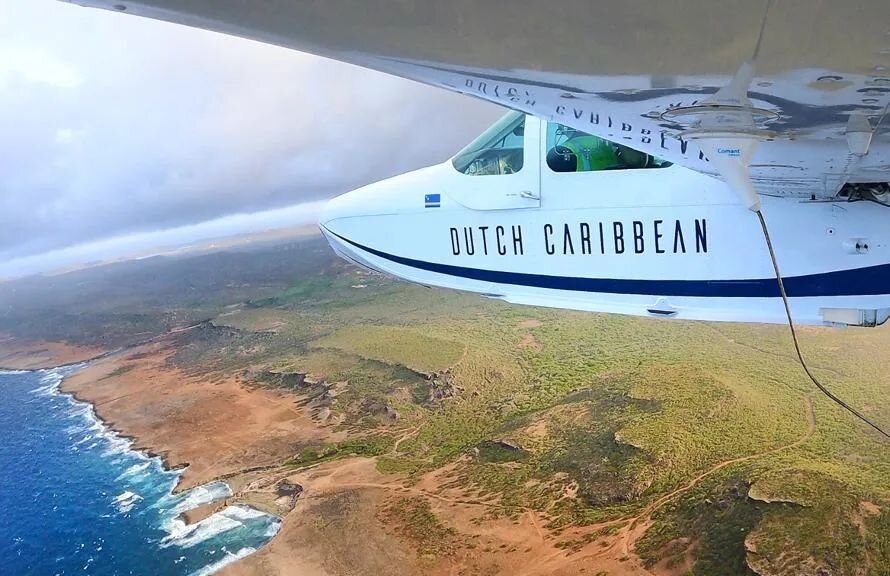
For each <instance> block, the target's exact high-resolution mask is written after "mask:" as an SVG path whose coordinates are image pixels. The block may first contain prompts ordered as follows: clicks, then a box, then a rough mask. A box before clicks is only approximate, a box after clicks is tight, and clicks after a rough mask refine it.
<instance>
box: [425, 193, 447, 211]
mask: <svg viewBox="0 0 890 576" xmlns="http://www.w3.org/2000/svg"><path fill="white" fill-rule="evenodd" d="M423 205H424V207H426V208H438V207H439V206H441V205H442V195H441V194H427V195H425V196H424V197H423Z"/></svg>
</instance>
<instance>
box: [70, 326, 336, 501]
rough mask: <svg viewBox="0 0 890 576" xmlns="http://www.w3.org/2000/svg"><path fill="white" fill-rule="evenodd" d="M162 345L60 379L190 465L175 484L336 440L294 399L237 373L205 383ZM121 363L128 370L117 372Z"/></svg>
mask: <svg viewBox="0 0 890 576" xmlns="http://www.w3.org/2000/svg"><path fill="white" fill-rule="evenodd" d="M168 353H169V352H168V350H166V349H165V348H164V346H163V344H160V343H155V344H150V345H147V346H145V347H142V348H139V349H134V350H133V351H131V352H129V353H128V354H127V355H126V356H123V357H117V358H107V359H104V360H100V361H98V362H96V363H95V364H94V365H92V366H90V367H88V368H87V369H85V370H83V371H81V372H78V373H77V374H75V375H72V376H71V377H69V378H66V379H65V381H64V382H63V384H62V389H63V390H64V391H65V392H70V393H73V394H75V396H77V397H78V398H80V399H83V400H86V401H88V402H91V403H93V404H94V405H95V407H96V413H97V415H98V416H99V417H100V418H102V420H104V421H105V422H106V423H108V424H109V425H110V426H111V427H112V428H113V429H115V430H117V431H119V432H120V433H122V434H124V435H126V436H129V437H131V438H134V439H135V447H136V448H139V449H145V450H147V451H149V452H151V453H153V454H158V455H160V456H162V457H163V458H164V459H165V461H166V463H167V465H168V466H171V467H180V466H185V465H188V469H187V470H186V472H185V474H184V475H183V476H182V479H181V481H180V486H179V489H183V490H184V489H187V488H190V487H193V486H196V485H198V484H203V483H205V482H209V481H211V480H213V479H216V478H219V477H222V476H226V475H229V474H233V473H236V472H239V471H242V470H245V469H250V468H254V467H259V466H270V465H277V464H279V463H280V462H281V461H283V460H285V459H286V458H288V457H290V456H292V455H293V454H295V453H296V452H297V451H298V450H300V449H301V447H304V446H306V445H311V444H319V443H321V442H332V441H337V440H339V439H341V437H342V433H334V432H333V431H331V430H330V429H328V428H324V427H322V426H319V425H318V424H316V423H315V422H314V421H313V420H312V418H311V416H310V415H309V414H307V413H306V411H304V410H302V409H301V408H300V407H299V406H298V405H297V404H296V401H297V398H296V397H294V396H293V395H289V394H286V393H284V392H279V391H275V390H267V389H257V388H248V387H246V386H244V385H243V384H242V383H241V382H240V380H239V378H238V377H237V376H227V377H225V378H221V379H217V380H213V381H208V380H206V379H200V378H190V377H188V376H186V375H184V374H183V373H181V372H180V371H178V370H176V369H175V368H171V367H169V366H167V365H166V363H165V361H166V358H167V355H168ZM124 366H127V367H132V368H131V369H129V371H126V372H123V373H121V374H118V375H115V374H114V371H115V370H116V369H118V368H122V367H124Z"/></svg>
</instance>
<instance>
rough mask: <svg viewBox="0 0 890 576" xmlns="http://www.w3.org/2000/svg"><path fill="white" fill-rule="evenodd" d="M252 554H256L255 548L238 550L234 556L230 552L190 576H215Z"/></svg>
mask: <svg viewBox="0 0 890 576" xmlns="http://www.w3.org/2000/svg"><path fill="white" fill-rule="evenodd" d="M254 552H256V548H251V547H249V546H248V547H245V548H242V549H240V550H238V551H237V552H235V553H234V554H232V553H231V552H226V555H225V556H223V558H222V559H220V560H217V561H216V562H214V563H212V564H208V565H207V566H204V567H203V568H201V569H200V570H197V571H195V572H192V576H210V574H215V573H216V572H219V571H220V570H222V569H223V568H225V567H226V566H228V565H229V564H231V563H232V562H237V561H238V560H240V559H242V558H244V557H246V556H250V555H251V554H253V553H254Z"/></svg>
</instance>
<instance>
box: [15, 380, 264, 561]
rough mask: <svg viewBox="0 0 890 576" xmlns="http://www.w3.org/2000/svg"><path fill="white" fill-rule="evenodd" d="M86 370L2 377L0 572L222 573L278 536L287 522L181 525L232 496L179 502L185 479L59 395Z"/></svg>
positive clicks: (259, 516)
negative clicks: (193, 512)
mask: <svg viewBox="0 0 890 576" xmlns="http://www.w3.org/2000/svg"><path fill="white" fill-rule="evenodd" d="M77 368H78V367H67V368H57V369H54V370H41V371H35V372H2V371H0V514H2V520H0V574H4V575H5V574H10V575H25V574H40V575H43V574H48V575H52V574H212V573H213V572H215V571H217V570H219V569H221V568H222V567H223V566H225V565H227V564H229V563H231V562H234V561H235V560H237V559H238V558H241V557H244V556H246V555H248V554H251V553H253V552H254V551H256V550H257V549H258V548H259V547H260V546H262V545H263V544H264V543H266V542H268V541H269V539H271V538H272V536H274V535H275V533H276V532H277V531H278V529H279V527H280V525H281V521H280V519H279V518H277V517H275V516H271V515H268V514H265V513H263V512H260V511H258V510H256V509H253V508H249V507H247V506H237V505H236V506H228V507H226V508H224V509H223V510H222V511H220V512H218V513H216V514H214V515H213V516H211V517H209V518H207V519H206V520H203V521H201V522H199V523H197V524H195V525H193V526H188V527H187V526H186V525H185V523H184V522H182V521H181V520H178V519H177V516H178V515H179V514H180V513H181V512H182V511H183V510H187V509H190V508H194V507H196V506H199V505H201V504H204V503H207V502H211V501H215V500H219V499H222V498H226V497H227V496H229V495H230V494H231V490H230V489H229V487H228V486H227V485H226V484H225V483H223V482H212V483H210V484H206V485H204V486H199V487H197V488H194V489H192V490H189V491H187V492H183V493H180V494H176V495H174V494H173V493H172V490H173V487H174V486H175V485H176V482H177V479H178V477H179V475H180V474H181V473H182V471H181V470H166V469H165V468H164V467H163V463H162V462H161V460H160V459H159V458H153V457H149V456H147V455H145V454H143V453H141V452H136V451H133V450H131V442H130V441H129V440H127V439H125V438H122V437H120V436H118V435H117V434H115V433H114V432H112V431H110V430H109V429H108V428H107V427H106V426H105V425H104V424H103V423H102V422H100V421H99V420H98V419H97V418H96V415H95V413H94V411H93V407H92V405H90V404H87V403H84V402H79V401H77V400H75V399H74V398H73V397H71V396H70V395H68V394H63V393H60V392H59V383H60V382H61V381H62V378H63V377H64V376H65V375H66V374H68V373H70V372H72V371H74V370H76V369H77Z"/></svg>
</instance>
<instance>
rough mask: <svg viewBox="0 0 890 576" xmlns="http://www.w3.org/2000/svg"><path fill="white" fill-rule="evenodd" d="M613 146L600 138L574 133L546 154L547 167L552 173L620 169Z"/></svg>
mask: <svg viewBox="0 0 890 576" xmlns="http://www.w3.org/2000/svg"><path fill="white" fill-rule="evenodd" d="M621 164H622V163H621V162H620V158H619V156H618V154H617V153H616V148H615V146H614V145H613V144H612V143H611V142H608V141H606V140H603V139H602V138H598V137H596V136H591V135H590V134H585V133H583V132H576V133H574V135H573V136H572V137H571V138H569V139H568V140H566V141H565V142H563V143H562V144H557V145H556V146H554V147H553V148H552V149H551V150H550V151H549V152H547V165H548V166H550V168H551V169H552V170H553V171H554V172H592V171H595V170H614V169H616V168H621V167H622V166H621Z"/></svg>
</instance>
